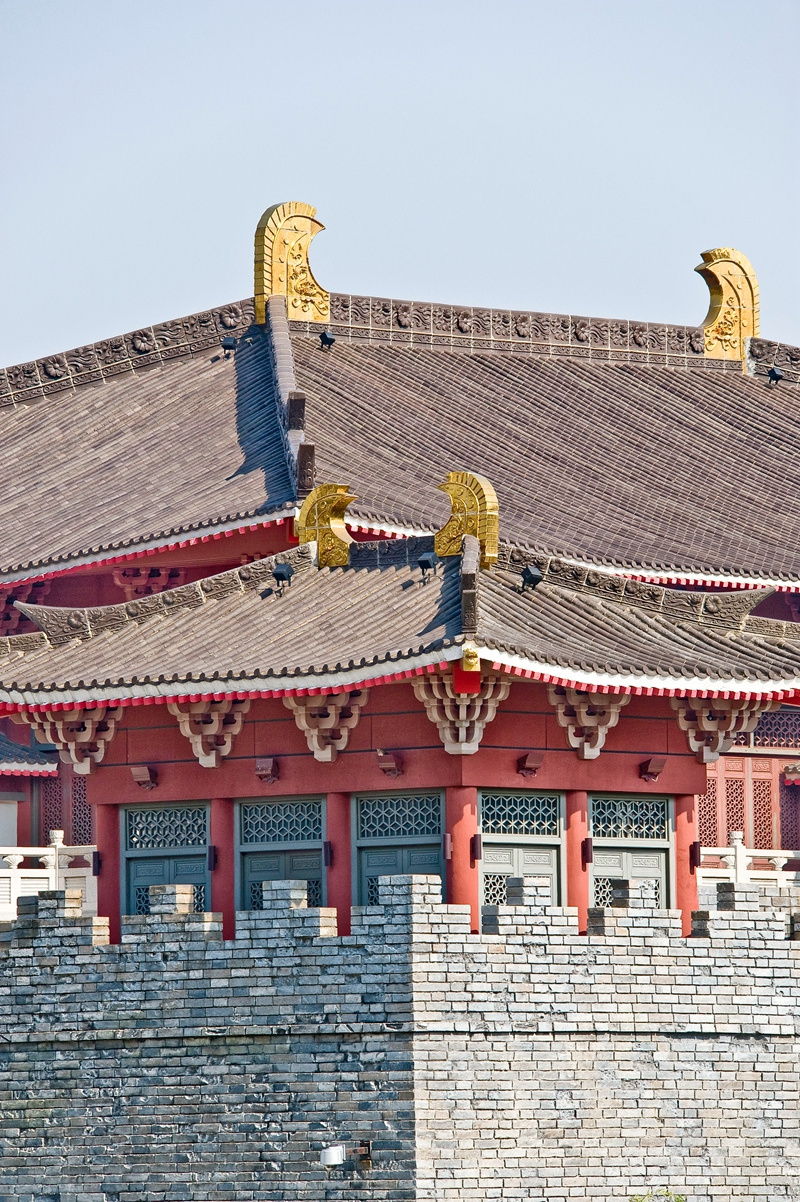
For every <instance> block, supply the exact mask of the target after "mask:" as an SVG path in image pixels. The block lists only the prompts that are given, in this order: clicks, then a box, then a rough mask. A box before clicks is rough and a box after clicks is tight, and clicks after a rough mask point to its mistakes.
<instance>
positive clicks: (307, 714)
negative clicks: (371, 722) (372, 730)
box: [283, 689, 369, 764]
mask: <svg viewBox="0 0 800 1202" xmlns="http://www.w3.org/2000/svg"><path fill="white" fill-rule="evenodd" d="M368 698H369V689H356V690H355V691H354V692H352V693H329V694H327V695H325V696H324V697H284V699H283V704H284V705H285V706H286V708H287V709H288V710H291V711H292V713H293V714H294V720H295V722H296V723H297V726H298V728H299V729H300V730H302V732H303V733H304V735H305V736H306V742H307V743H308V750H309V751H310V752H312V754H313V756H314V759H315V760H318V761H319V763H321V764H332V763H333V761H334V760H335V759H336V757H337V755H338V754H339V752H340V751H344V750H345V748H346V747H347V744H348V741H349V739H350V731H351V730H353V729H354V728H355V727H356V726H358V720H359V718H360V717H361V711H362V709H363V708H364V706H365V705H366V704H367V699H368Z"/></svg>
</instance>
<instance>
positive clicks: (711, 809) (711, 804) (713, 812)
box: [697, 776, 719, 847]
mask: <svg viewBox="0 0 800 1202" xmlns="http://www.w3.org/2000/svg"><path fill="white" fill-rule="evenodd" d="M697 825H698V828H699V834H700V843H701V845H702V846H703V847H717V846H718V844H717V839H718V838H719V834H718V831H719V827H718V825H717V782H716V780H715V779H714V777H713V776H710V777H709V778H708V780H707V781H706V791H705V793H704V794H703V796H702V797H699V798H698V800H697Z"/></svg>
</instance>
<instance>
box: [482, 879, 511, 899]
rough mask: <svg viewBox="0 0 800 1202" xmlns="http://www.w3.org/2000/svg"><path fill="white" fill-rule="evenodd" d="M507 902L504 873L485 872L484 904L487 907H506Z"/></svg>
mask: <svg viewBox="0 0 800 1202" xmlns="http://www.w3.org/2000/svg"><path fill="white" fill-rule="evenodd" d="M506 900H507V894H506V877H505V874H504V873H502V872H485V873H484V874H483V904H484V905H485V906H504V905H505V904H506Z"/></svg>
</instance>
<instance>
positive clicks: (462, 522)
mask: <svg viewBox="0 0 800 1202" xmlns="http://www.w3.org/2000/svg"><path fill="white" fill-rule="evenodd" d="M437 488H439V489H440V490H441V491H442V492H446V493H447V495H448V496H449V497H450V505H451V513H450V517H449V518H448V520H447V522H446V523H445V525H444V526H443V527H442V529H441V530H440V531H439V532H438V533H437V535H436V537H435V540H434V548H435V551H436V554H437V555H441V556H446V555H460V554H461V541H462V539H463V537H464V535H465V534H472V535H474V536H475V538H477V539H478V541H479V543H480V545H481V567H482V568H489V567H491V566H492V564H493V563H496V562H497V556H498V552H499V541H500V516H499V515H500V510H499V506H498V503H497V493H496V492H495V491H494V488H493V487H492V485H491V483H490V482H489V481H488V480H487V479H486V477H485V476H476V475H475V474H474V473H473V472H448V473H447V479H446V480H445V482H444V484H438V485H437Z"/></svg>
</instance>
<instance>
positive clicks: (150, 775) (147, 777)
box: [131, 764, 158, 789]
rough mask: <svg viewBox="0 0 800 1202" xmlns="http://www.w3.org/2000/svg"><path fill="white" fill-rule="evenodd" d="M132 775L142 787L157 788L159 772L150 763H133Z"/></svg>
mask: <svg viewBox="0 0 800 1202" xmlns="http://www.w3.org/2000/svg"><path fill="white" fill-rule="evenodd" d="M131 776H132V777H133V779H134V780H135V781H136V784H137V785H138V786H139V788H140V789H155V788H156V786H157V785H158V772H157V771H156V770H155V768H151V767H150V765H149V764H131Z"/></svg>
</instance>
